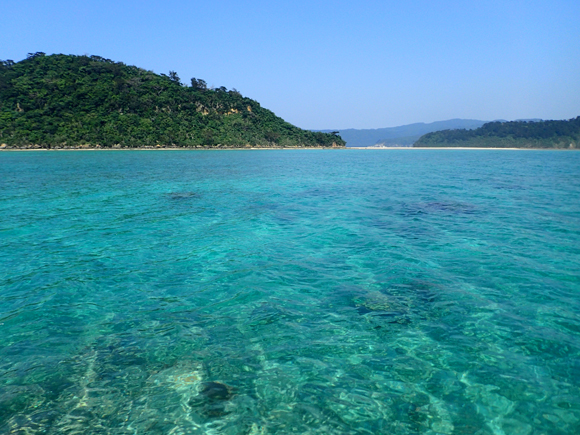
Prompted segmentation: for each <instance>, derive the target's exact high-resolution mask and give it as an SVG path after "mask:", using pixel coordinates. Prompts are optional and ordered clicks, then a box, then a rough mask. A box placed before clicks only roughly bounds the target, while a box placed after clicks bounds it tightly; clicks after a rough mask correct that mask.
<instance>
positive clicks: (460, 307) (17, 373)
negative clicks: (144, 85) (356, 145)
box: [0, 150, 580, 435]
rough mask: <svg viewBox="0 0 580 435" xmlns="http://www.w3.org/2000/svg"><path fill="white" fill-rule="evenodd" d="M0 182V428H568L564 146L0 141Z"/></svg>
mask: <svg viewBox="0 0 580 435" xmlns="http://www.w3.org/2000/svg"><path fill="white" fill-rule="evenodd" d="M0 189H1V190H0V192H1V193H0V195H1V199H0V213H1V216H2V219H1V220H0V287H1V290H0V433H8V434H25V433H26V434H77V433H78V434H81V433H83V434H86V433H91V434H176V435H177V434H253V435H258V434H276V433H279V434H281V433H300V434H308V433H312V434H314V433H329V434H377V433H385V434H401V435H404V434H417V433H419V434H480V435H488V434H490V435H491V434H516V435H528V434H538V435H539V434H575V433H580V153H576V152H551V151H492V150H482V151H480V150H465V151H462V150H400V151H394V150H391V151H371V150H369V151H347V150H344V151H325V150H320V151H315V150H292V151H290V150H280V151H111V152H107V151H99V152H64V151H63V152H26V153H2V154H1V155H0Z"/></svg>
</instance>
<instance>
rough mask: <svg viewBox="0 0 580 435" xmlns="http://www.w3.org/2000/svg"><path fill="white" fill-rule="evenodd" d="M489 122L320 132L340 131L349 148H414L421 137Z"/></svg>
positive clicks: (445, 123) (458, 122) (479, 125)
mask: <svg viewBox="0 0 580 435" xmlns="http://www.w3.org/2000/svg"><path fill="white" fill-rule="evenodd" d="M486 122H488V121H480V120H476V119H449V120H446V121H436V122H431V123H428V124H426V123H424V122H417V123H414V124H408V125H401V126H398V127H387V128H374V129H355V128H349V129H346V130H320V131H322V132H324V133H330V132H332V131H338V134H339V135H340V137H342V139H343V140H345V141H346V146H347V147H365V146H374V145H383V146H412V145H413V143H415V141H417V140H418V139H419V138H420V137H421V136H423V135H424V134H426V133H431V132H434V131H440V130H454V129H467V130H471V129H475V128H479V127H481V126H482V125H483V124H485V123H486Z"/></svg>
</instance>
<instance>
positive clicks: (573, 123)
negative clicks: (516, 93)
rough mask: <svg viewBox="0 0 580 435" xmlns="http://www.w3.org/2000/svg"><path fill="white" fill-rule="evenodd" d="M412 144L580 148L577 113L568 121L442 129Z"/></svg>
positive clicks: (419, 145) (511, 123)
mask: <svg viewBox="0 0 580 435" xmlns="http://www.w3.org/2000/svg"><path fill="white" fill-rule="evenodd" d="M413 146H414V147H482V148H558V149H566V148H567V149H570V148H580V116H578V117H576V118H574V119H570V120H568V121H536V122H530V121H512V122H488V123H487V124H484V125H483V126H481V127H480V128H476V129H475V130H443V131H436V132H433V133H428V134H425V135H423V136H421V137H420V138H419V140H417V142H415V144H414V145H413Z"/></svg>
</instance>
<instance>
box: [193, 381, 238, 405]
mask: <svg viewBox="0 0 580 435" xmlns="http://www.w3.org/2000/svg"><path fill="white" fill-rule="evenodd" d="M200 394H202V395H203V396H205V397H206V398H207V399H208V400H211V401H223V400H230V399H231V398H232V395H233V394H232V387H230V386H229V385H226V384H222V383H221V382H203V383H202V384H201V390H200Z"/></svg>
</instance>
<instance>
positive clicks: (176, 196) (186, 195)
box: [165, 192, 199, 201]
mask: <svg viewBox="0 0 580 435" xmlns="http://www.w3.org/2000/svg"><path fill="white" fill-rule="evenodd" d="M165 196H166V198H168V199H173V200H176V201H179V200H183V199H190V198H197V197H199V194H197V193H195V192H171V193H167V194H165Z"/></svg>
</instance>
